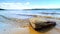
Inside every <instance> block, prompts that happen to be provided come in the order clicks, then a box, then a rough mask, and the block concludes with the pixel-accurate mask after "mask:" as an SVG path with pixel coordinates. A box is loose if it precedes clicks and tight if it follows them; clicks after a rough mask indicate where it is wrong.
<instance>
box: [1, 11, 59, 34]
mask: <svg viewBox="0 0 60 34" xmlns="http://www.w3.org/2000/svg"><path fill="white" fill-rule="evenodd" d="M43 12H45V13H60V10H0V34H29V28H22V27H23V26H26V25H27V23H28V22H25V21H24V22H23V21H22V23H21V22H20V20H19V19H27V18H31V17H33V16H31V15H39V16H53V17H60V14H42V13H43ZM15 18H16V19H17V21H18V22H16V19H15ZM21 26H22V27H21ZM27 26H28V25H27Z"/></svg>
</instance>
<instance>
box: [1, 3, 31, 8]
mask: <svg viewBox="0 0 60 34" xmlns="http://www.w3.org/2000/svg"><path fill="white" fill-rule="evenodd" d="M29 4H30V3H29V2H26V3H0V7H1V8H4V9H28V8H29V6H28V5H29Z"/></svg>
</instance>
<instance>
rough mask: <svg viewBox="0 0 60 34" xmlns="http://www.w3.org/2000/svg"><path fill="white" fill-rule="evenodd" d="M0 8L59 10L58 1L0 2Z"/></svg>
mask: <svg viewBox="0 0 60 34" xmlns="http://www.w3.org/2000/svg"><path fill="white" fill-rule="evenodd" d="M0 8H4V9H32V8H48V9H49V8H60V0H0Z"/></svg>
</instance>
